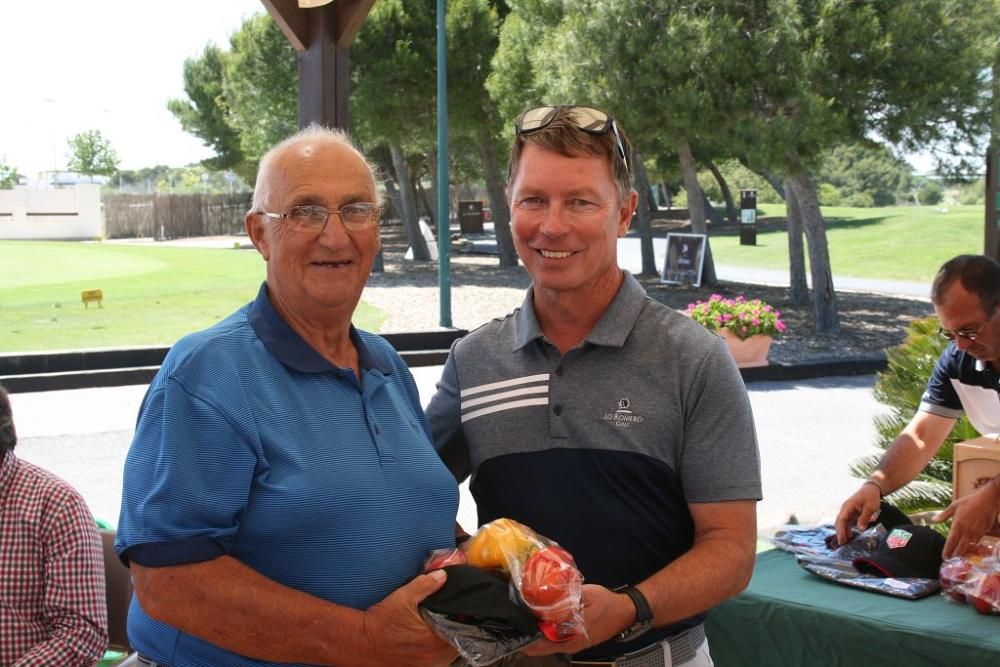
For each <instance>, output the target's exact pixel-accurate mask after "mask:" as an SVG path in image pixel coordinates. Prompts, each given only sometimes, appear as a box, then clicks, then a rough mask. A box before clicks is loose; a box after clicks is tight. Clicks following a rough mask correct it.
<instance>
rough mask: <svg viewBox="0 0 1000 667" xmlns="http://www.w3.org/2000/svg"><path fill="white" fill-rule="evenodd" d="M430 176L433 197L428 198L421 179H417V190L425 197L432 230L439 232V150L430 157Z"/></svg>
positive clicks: (434, 151) (433, 151) (432, 152)
mask: <svg viewBox="0 0 1000 667" xmlns="http://www.w3.org/2000/svg"><path fill="white" fill-rule="evenodd" d="M430 160H431V163H430V176H431V193H432V194H431V196H430V197H428V196H427V191H426V190H424V186H423V184H422V183H421V182H420V179H417V188H418V189H419V190H420V196H421V197H423V200H424V206H426V207H427V216H428V217H429V218H430V219H431V229H433V230H435V231H437V228H438V223H437V221H438V169H437V150H432V151H431V155H430Z"/></svg>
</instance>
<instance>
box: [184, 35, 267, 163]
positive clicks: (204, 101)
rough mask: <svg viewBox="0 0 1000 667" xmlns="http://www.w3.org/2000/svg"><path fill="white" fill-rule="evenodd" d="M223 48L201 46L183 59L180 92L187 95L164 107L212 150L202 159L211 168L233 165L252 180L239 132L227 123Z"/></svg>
mask: <svg viewBox="0 0 1000 667" xmlns="http://www.w3.org/2000/svg"><path fill="white" fill-rule="evenodd" d="M228 56H229V54H228V53H227V52H224V51H222V50H220V49H219V48H218V47H217V46H215V45H214V44H209V45H208V46H206V47H205V50H204V51H203V52H202V54H201V56H199V57H198V58H189V59H188V60H185V61H184V92H185V93H186V94H187V96H188V99H186V100H185V99H172V100H170V101H169V102H167V108H168V109H169V110H170V113H172V114H173V115H174V116H175V117H176V118H177V120H179V121H180V123H181V128H183V129H184V131H185V132H187V133H189V134H193V135H194V136H196V137H198V138H199V139H201V140H202V141H203V142H204V144H205V145H206V146H208V147H209V148H211V149H212V150H214V151H215V156H214V157H211V158H208V159H207V160H202V164H203V165H205V167H207V168H208V169H211V170H212V171H219V170H222V169H233V170H234V171H236V172H237V173H239V175H240V176H242V177H243V178H244V179H245V180H249V181H252V180H253V178H254V175H255V171H256V165H255V164H251V163H248V162H247V161H246V158H245V157H244V155H243V151H242V150H240V133H239V132H238V131H237V130H236V129H235V128H234V127H233V126H232V125H231V124H230V119H229V108H230V105H229V103H228V101H227V100H226V98H225V96H224V93H223V81H222V79H223V74H224V72H225V59H226V58H227V57H228Z"/></svg>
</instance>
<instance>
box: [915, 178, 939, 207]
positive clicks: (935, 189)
mask: <svg viewBox="0 0 1000 667" xmlns="http://www.w3.org/2000/svg"><path fill="white" fill-rule="evenodd" d="M917 198H918V199H920V203H921V204H924V205H926V206H935V205H937V204H940V203H941V200H942V199H944V189H943V188H942V187H941V186H940V185H938V184H937V183H935V182H934V181H929V182H927V183H924V185H923V187H921V188H920V192H918V193H917Z"/></svg>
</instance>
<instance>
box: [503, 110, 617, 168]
mask: <svg viewBox="0 0 1000 667" xmlns="http://www.w3.org/2000/svg"><path fill="white" fill-rule="evenodd" d="M562 109H566V119H567V120H569V121H570V122H571V123H573V126H574V127H576V129H578V130H580V131H582V132H586V133H588V134H605V133H606V132H608V131H609V130H610V131H611V132H612V133H613V134H614V135H615V146H616V147H617V148H618V155H619V157H621V159H622V164H624V165H625V171H626V172H628V171H629V168H628V158H627V157H625V145H624V144H623V143H622V137H621V135H620V134H619V133H618V124H617V123H615V119H614V118H612V117H611V116H609V115H608V114H606V113H604V112H603V111H601V110H600V109H595V108H594V107H578V106H565V105H564V106H554V107H553V106H550V107H537V108H535V109H528V110H527V111H525V112H523V113H521V115H519V116H518V117H517V120H516V121H514V126H515V128H516V129H517V133H518V134H519V135H523V134H531V133H532V132H537V131H538V130H541V129H542V128H544V127H546V126H548V124H549V123H551V122H552V120H553V119H554V118H555V117H556V114H558V113H559V111H560V110H562Z"/></svg>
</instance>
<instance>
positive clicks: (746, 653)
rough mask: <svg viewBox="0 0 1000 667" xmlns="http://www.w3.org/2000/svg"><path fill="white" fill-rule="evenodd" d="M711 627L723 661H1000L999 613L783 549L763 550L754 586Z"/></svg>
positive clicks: (973, 664) (718, 612) (728, 666)
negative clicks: (822, 572) (873, 580)
mask: <svg viewBox="0 0 1000 667" xmlns="http://www.w3.org/2000/svg"><path fill="white" fill-rule="evenodd" d="M706 632H707V634H708V642H709V647H710V648H711V652H712V658H713V659H714V660H715V664H716V665H717V667H755V666H758V665H760V666H762V667H780V666H781V665H788V666H789V667H793V666H794V667H801V666H804V665H824V666H826V665H829V666H831V667H859V666H861V667H863V666H866V665H877V666H878V667H888V666H890V665H901V666H905V667H920V666H923V665H947V666H948V667H954V666H961V667H978V666H979V665H1000V616H983V615H981V614H977V613H976V612H975V610H974V609H973V608H972V607H970V606H968V605H963V604H956V603H952V602H949V601H947V600H945V599H944V598H943V597H942V596H940V595H933V596H930V597H927V598H924V599H922V600H903V599H899V598H893V597H889V596H886V595H882V594H879V593H871V592H868V591H864V590H860V589H855V588H851V587H849V586H844V585H841V584H836V583H833V582H830V581H827V580H825V579H822V578H820V577H818V576H816V575H814V574H810V573H809V572H806V571H805V570H803V569H802V568H800V567H799V566H798V565H797V564H796V563H795V557H794V556H793V555H792V554H790V553H788V552H785V551H778V550H774V551H766V552H764V553H760V554H757V564H756V566H755V567H754V573H753V578H752V580H751V581H750V586H749V587H748V588H747V589H746V590H745V591H744V592H743V593H741V594H740V595H737V596H736V597H734V598H732V599H730V600H727V601H726V602H724V603H723V604H721V605H719V606H718V607H716V608H715V609H713V610H712V611H711V612H710V613H709V617H708V621H707V624H706Z"/></svg>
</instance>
